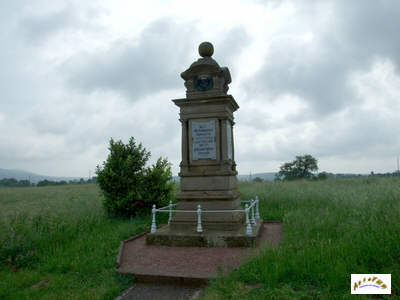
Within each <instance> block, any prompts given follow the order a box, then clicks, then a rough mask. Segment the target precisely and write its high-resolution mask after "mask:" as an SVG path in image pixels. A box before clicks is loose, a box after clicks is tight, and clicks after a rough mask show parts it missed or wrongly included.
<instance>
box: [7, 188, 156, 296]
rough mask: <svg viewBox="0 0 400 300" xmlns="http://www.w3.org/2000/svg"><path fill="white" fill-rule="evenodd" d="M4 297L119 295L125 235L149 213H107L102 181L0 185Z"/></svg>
mask: <svg viewBox="0 0 400 300" xmlns="http://www.w3.org/2000/svg"><path fill="white" fill-rule="evenodd" d="M0 207H1V216H0V278H1V280H0V299H113V298H114V297H116V296H117V295H118V294H120V292H121V291H122V290H124V289H126V288H127V287H128V286H129V285H130V284H131V282H132V277H130V276H121V275H117V274H116V273H115V270H114V267H115V259H116V255H117V252H118V246H119V243H120V242H121V240H123V239H125V238H127V237H129V236H131V235H132V234H135V233H138V232H141V231H144V230H145V229H146V228H147V227H148V226H149V218H148V217H144V218H136V219H127V220H118V219H110V218H107V217H106V216H104V213H103V210H102V207H101V198H100V192H99V190H98V188H97V186H96V185H94V184H89V185H69V186H57V187H40V188H35V187H33V188H2V189H0Z"/></svg>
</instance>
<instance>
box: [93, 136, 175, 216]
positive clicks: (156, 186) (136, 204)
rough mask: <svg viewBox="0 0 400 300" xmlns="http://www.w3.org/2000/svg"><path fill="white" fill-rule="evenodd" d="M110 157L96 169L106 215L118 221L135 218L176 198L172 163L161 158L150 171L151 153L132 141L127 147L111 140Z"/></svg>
mask: <svg viewBox="0 0 400 300" xmlns="http://www.w3.org/2000/svg"><path fill="white" fill-rule="evenodd" d="M109 150H110V154H109V155H108V157H107V160H106V161H105V162H103V167H102V168H101V167H100V166H97V169H96V173H97V182H98V184H99V186H100V188H101V190H102V193H103V195H104V199H103V206H104V208H105V210H106V212H107V213H108V214H109V215H111V216H116V217H133V216H136V215H138V214H144V213H149V211H150V208H151V206H152V205H153V204H156V205H157V206H158V207H160V206H162V205H164V204H166V203H168V202H169V201H170V200H171V199H172V197H173V183H172V174H171V166H170V163H169V162H168V161H167V160H166V159H162V158H159V159H158V160H157V163H156V164H155V165H153V166H152V167H151V168H149V167H148V168H146V167H145V165H146V163H147V161H148V159H149V157H150V152H148V151H146V149H145V148H144V147H143V146H142V144H141V143H140V144H139V145H137V144H136V142H135V139H134V138H133V137H131V138H130V140H129V143H128V144H126V145H125V144H124V143H122V141H117V142H114V140H113V139H111V140H110V147H109Z"/></svg>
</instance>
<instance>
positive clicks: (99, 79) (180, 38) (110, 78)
mask: <svg viewBox="0 0 400 300" xmlns="http://www.w3.org/2000/svg"><path fill="white" fill-rule="evenodd" d="M198 35H199V32H198V31H197V29H196V28H195V26H194V24H190V23H189V24H185V25H182V24H181V25H179V24H177V23H175V22H174V21H172V20H170V19H161V20H158V21H155V22H153V23H151V24H150V25H149V26H148V27H147V28H145V29H144V31H143V32H142V34H141V35H140V37H139V39H138V40H122V41H118V42H115V43H114V44H113V45H112V46H111V47H110V49H109V50H107V51H102V52H97V53H94V54H88V53H87V54H79V55H78V56H76V57H74V58H73V59H71V60H70V61H68V62H67V63H66V64H65V65H64V66H63V71H65V72H66V73H67V74H68V78H69V79H68V81H69V84H70V86H72V87H74V88H77V89H79V90H81V91H84V92H89V93H90V92H93V91H98V90H108V91H114V92H117V93H121V94H123V95H124V96H126V97H127V98H128V99H130V100H133V101H136V100H138V99H140V97H142V96H145V95H147V94H149V93H150V94H151V93H152V92H158V91H160V90H163V89H181V90H182V94H184V86H183V81H182V79H181V78H180V76H179V74H180V73H181V72H183V71H184V70H185V69H186V68H188V67H189V66H190V64H191V63H192V62H193V61H194V60H195V59H197V58H198V53H197V46H198V45H197V44H196V42H195V39H196V38H197V36H198ZM248 40H249V35H248V34H247V32H246V31H245V30H244V29H243V28H241V27H236V28H233V29H232V30H229V31H227V33H226V35H225V38H223V39H221V40H219V41H216V42H214V41H211V42H214V46H215V49H216V50H215V52H216V59H217V60H218V57H221V58H223V59H224V60H221V61H219V60H218V61H219V62H220V63H222V64H223V63H224V62H227V63H228V64H230V62H232V60H233V59H234V57H235V56H236V55H237V54H238V52H240V51H242V50H243V48H244V47H243V45H244V44H245V42H246V41H248ZM193 57H195V59H193Z"/></svg>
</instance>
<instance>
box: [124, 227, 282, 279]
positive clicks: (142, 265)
mask: <svg viewBox="0 0 400 300" xmlns="http://www.w3.org/2000/svg"><path fill="white" fill-rule="evenodd" d="M281 235H282V223H281V222H264V223H263V230H262V234H261V236H260V243H259V246H258V247H256V248H207V247H170V246H156V245H147V244H146V234H142V235H138V236H135V237H132V238H131V239H128V240H126V241H124V242H123V243H122V244H121V248H120V253H119V255H118V259H117V265H118V266H117V272H119V273H124V274H133V275H134V276H135V281H136V282H141V281H145V282H163V281H167V282H171V281H173V282H176V283H179V284H194V285H198V284H202V283H206V282H207V281H208V280H210V279H212V278H215V277H216V276H217V273H218V270H219V269H221V271H222V272H223V273H224V272H227V271H229V270H231V269H235V268H237V267H239V265H240V264H241V263H242V262H244V261H245V260H246V259H248V258H250V257H251V256H252V255H255V254H256V253H257V252H258V251H259V250H260V249H262V248H263V247H266V246H272V247H276V246H278V244H279V243H280V241H281Z"/></svg>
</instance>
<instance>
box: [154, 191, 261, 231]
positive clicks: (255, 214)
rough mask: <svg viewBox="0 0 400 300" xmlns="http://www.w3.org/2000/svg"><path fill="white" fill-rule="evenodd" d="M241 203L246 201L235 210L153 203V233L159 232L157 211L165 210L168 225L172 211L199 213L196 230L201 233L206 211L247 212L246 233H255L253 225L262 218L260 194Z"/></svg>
mask: <svg viewBox="0 0 400 300" xmlns="http://www.w3.org/2000/svg"><path fill="white" fill-rule="evenodd" d="M240 202H241V203H245V208H244V209H233V210H226V209H224V210H208V209H202V208H201V205H200V204H199V205H197V210H185V209H172V208H173V207H174V206H176V205H177V203H174V204H173V203H172V201H170V202H169V205H167V206H164V207H161V208H156V205H155V204H153V208H152V210H151V213H152V221H151V230H150V232H151V233H155V232H157V224H156V213H158V212H164V213H169V217H168V225H169V224H170V223H171V220H172V213H197V228H196V231H197V232H199V233H201V232H203V226H202V224H201V216H202V214H204V213H234V212H243V213H245V214H246V234H247V235H251V234H252V233H253V229H252V227H253V226H255V225H256V222H257V220H259V219H260V212H259V208H258V203H259V200H258V196H256V199H251V200H243V201H240ZM249 203H250V204H249Z"/></svg>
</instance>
